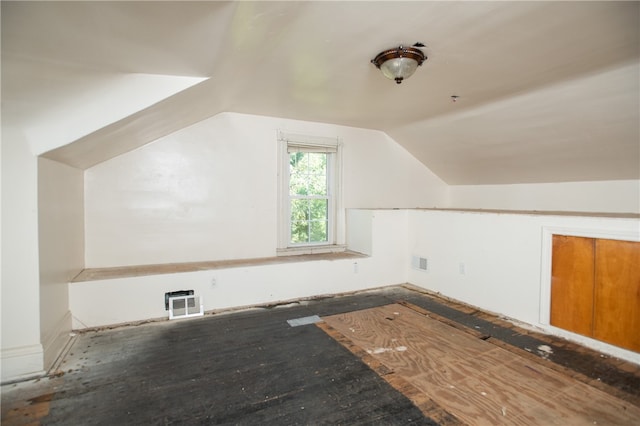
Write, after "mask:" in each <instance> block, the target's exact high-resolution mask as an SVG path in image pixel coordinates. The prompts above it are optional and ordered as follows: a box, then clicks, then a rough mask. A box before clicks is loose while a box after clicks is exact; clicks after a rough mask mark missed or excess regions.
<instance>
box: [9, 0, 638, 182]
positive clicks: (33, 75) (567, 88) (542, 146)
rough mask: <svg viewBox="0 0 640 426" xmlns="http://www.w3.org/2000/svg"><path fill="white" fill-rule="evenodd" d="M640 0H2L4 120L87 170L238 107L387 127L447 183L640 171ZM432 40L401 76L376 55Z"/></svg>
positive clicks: (48, 152) (620, 175) (610, 176)
mask: <svg viewBox="0 0 640 426" xmlns="http://www.w3.org/2000/svg"><path fill="white" fill-rule="evenodd" d="M639 5H640V3H638V2H609V1H607V2H453V1H452V2H416V1H413V2H326V1H307V2H302V1H301V2H268V1H261V2H244V1H243V2H6V1H3V2H2V3H1V7H2V10H1V11H2V120H3V125H11V126H19V127H20V128H22V129H23V130H24V132H25V134H26V135H27V138H28V139H29V143H30V145H31V149H32V150H33V152H34V153H35V154H38V155H44V156H46V157H49V158H52V159H55V160H58V161H62V162H65V163H67V164H70V165H72V166H75V167H79V168H88V167H91V166H92V165H94V164H97V163H99V162H101V161H105V160H107V159H109V158H112V157H114V156H117V155H120V154H122V153H124V152H127V151H129V150H132V149H135V148H136V147H139V146H142V145H144V144H147V143H149V142H152V141H154V140H155V139H157V138H158V137H161V136H163V135H166V134H169V133H171V132H173V131H176V130H178V129H180V128H183V127H185V126H188V125H190V124H193V123H195V122H197V121H200V120H202V119H205V118H207V117H210V116H213V115H215V114H218V113H220V112H224V111H231V112H241V113H250V114H258V115H268V116H274V117H286V118H291V119H299V120H307V121H317V122H325V123H335V124H339V125H347V126H354V127H362V128H370V129H377V130H382V131H384V132H386V133H387V134H389V135H390V136H391V137H392V138H393V139H394V140H395V141H396V142H398V143H399V144H401V145H402V146H404V147H405V148H406V149H407V150H408V151H409V152H411V153H412V154H413V155H414V156H415V157H416V158H418V159H419V160H420V161H421V162H423V163H424V164H425V165H426V166H427V167H429V168H430V169H431V170H432V171H434V172H435V173H436V174H438V175H439V176H440V177H441V178H442V179H443V180H444V181H446V182H447V183H450V184H498V183H524V182H565V181H593V180H617V179H638V178H640V118H639V117H640V99H639V98H640V84H639V81H640V67H639V64H640V7H639ZM418 41H419V42H422V43H424V44H425V45H426V47H425V48H424V51H425V53H426V54H427V56H428V57H429V59H428V60H427V61H426V62H425V64H424V65H423V66H422V67H421V68H420V69H419V70H418V71H417V72H416V74H415V75H414V76H412V77H411V78H410V79H408V80H406V81H405V82H404V83H403V84H401V85H396V84H395V83H394V82H392V81H390V80H387V79H385V78H384V77H383V76H382V74H381V73H380V72H379V71H378V70H377V69H376V68H375V67H374V66H373V65H372V64H371V63H370V62H369V61H370V59H371V58H372V57H374V56H375V55H376V54H377V53H378V52H379V51H381V50H383V49H386V48H390V47H394V46H397V45H399V44H405V45H409V44H413V43H415V42H418ZM451 95H457V96H459V97H460V98H459V99H458V101H457V102H455V103H454V102H452V101H451Z"/></svg>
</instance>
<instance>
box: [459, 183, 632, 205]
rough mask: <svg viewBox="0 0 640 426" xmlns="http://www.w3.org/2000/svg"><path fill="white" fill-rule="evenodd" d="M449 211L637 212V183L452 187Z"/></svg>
mask: <svg viewBox="0 0 640 426" xmlns="http://www.w3.org/2000/svg"><path fill="white" fill-rule="evenodd" d="M449 196H450V199H449V205H448V207H450V208H472V209H507V210H538V211H545V210H546V211H573V212H601V213H640V180H618V181H602V182H563V183H538V184H518V185H453V186H450V187H449Z"/></svg>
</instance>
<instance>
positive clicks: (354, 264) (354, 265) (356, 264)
mask: <svg viewBox="0 0 640 426" xmlns="http://www.w3.org/2000/svg"><path fill="white" fill-rule="evenodd" d="M353 273H354V274H357V273H358V262H353Z"/></svg>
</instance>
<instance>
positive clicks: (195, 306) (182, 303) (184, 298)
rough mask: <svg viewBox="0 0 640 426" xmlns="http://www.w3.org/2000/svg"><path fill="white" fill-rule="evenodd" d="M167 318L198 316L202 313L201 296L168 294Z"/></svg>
mask: <svg viewBox="0 0 640 426" xmlns="http://www.w3.org/2000/svg"><path fill="white" fill-rule="evenodd" d="M168 303H169V319H170V320H172V319H178V318H189V317H199V316H202V315H204V303H203V301H202V297H200V296H195V295H193V294H186V295H173V296H171V295H170V296H169V299H168Z"/></svg>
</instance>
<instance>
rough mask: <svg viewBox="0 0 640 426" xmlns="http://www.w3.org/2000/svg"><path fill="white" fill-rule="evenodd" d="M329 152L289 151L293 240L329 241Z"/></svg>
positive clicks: (298, 241)
mask: <svg viewBox="0 0 640 426" xmlns="http://www.w3.org/2000/svg"><path fill="white" fill-rule="evenodd" d="M327 156H328V154H326V153H321V152H291V153H289V202H290V212H291V240H290V243H292V244H305V243H306V244H309V243H322V242H327V241H328V224H329V223H328V221H329V191H328V187H329V181H328V173H327Z"/></svg>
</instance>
